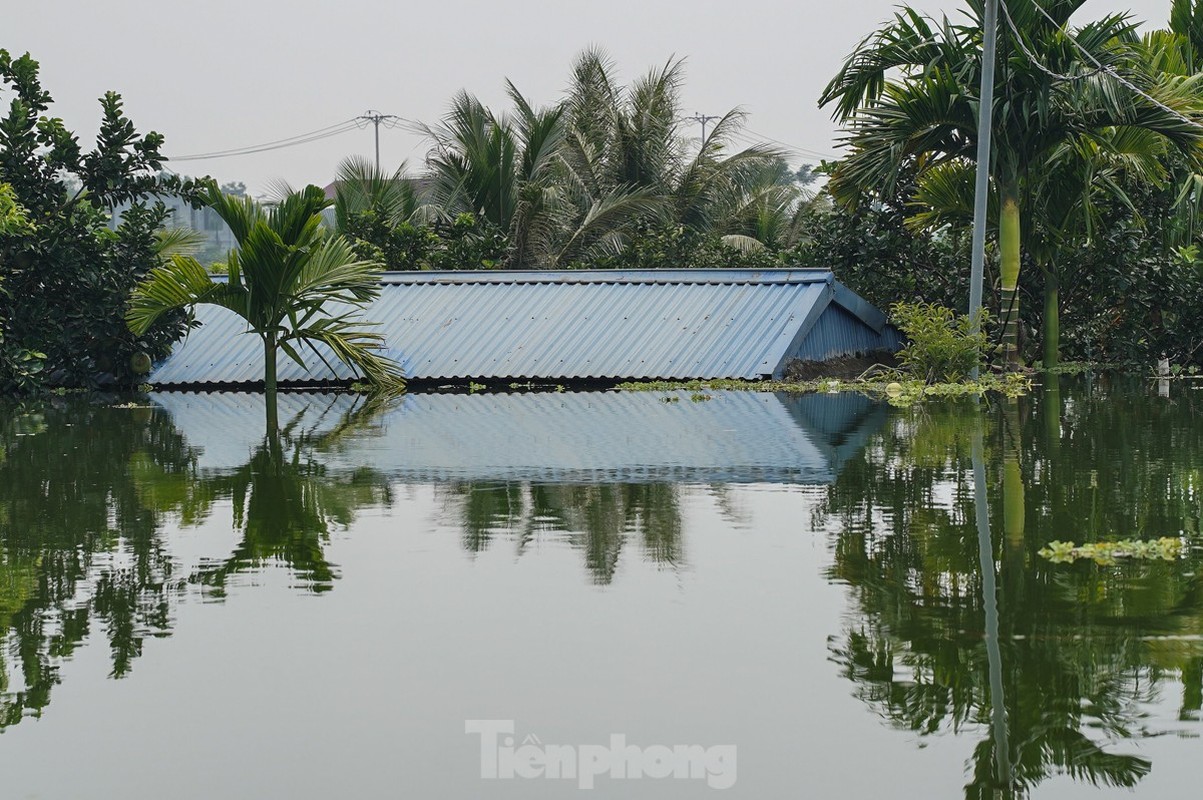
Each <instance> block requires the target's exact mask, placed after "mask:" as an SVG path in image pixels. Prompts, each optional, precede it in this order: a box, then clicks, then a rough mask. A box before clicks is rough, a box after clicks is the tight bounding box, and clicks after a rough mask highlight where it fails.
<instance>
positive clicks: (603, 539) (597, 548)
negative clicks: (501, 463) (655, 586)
mask: <svg viewBox="0 0 1203 800" xmlns="http://www.w3.org/2000/svg"><path fill="white" fill-rule="evenodd" d="M440 491H441V492H443V493H444V499H445V502H446V503H447V504H448V505H449V506H451V507H454V508H456V509H457V510H458V515H459V516H460V518H461V527H462V530H463V545H464V547H465V548H466V549H467V550H469V551H470V552H474V553H476V552H481V551H483V550H485V549H486V548H488V547H489V545H490V544H491V542H492V540H493V538H494V537H495V536H496V535H497V534H498V533H502V534H507V535H509V534H512V535H514V536H516V538H517V542H518V548H519V552H522V550H523V549H525V547H526V545H527V544H528V543H529V542H530V541H531V540H532V539H533V538H534V537H536V536H537V535H539V534H541V533H548V532H556V531H564V532H567V533H568V537H567V541H568V542H569V543H571V544H572V545H573V546H574V547H576V548H578V549H580V550H581V552H582V553H583V554H584V557H585V566H586V567H587V568H588V569H589V572H590V574H591V575H592V576H593V580H594V581H595V582H596V583H599V584H608V583H610V581H611V580H613V578H614V572H615V570H616V569H617V567H618V560H619V556H620V555H621V553H622V550H623V548H624V547H625V546H626V545H627V544H628V540H629V539H630V538H632V537H637V538H638V540H639V543H640V545H641V546H642V550H643V554H644V556H645V557H647V558H648V559H650V560H651V561H653V562H655V563H657V564H667V565H670V566H678V565H680V564H681V563H682V561H683V552H682V547H681V508H680V487H679V486H678V485H676V484H670V483H599V484H541V483H527V482H508V483H505V482H501V483H498V482H470V483H457V484H449V485H447V486H446V487H441V488H440Z"/></svg>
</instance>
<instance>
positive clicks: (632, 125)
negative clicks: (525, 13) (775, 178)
mask: <svg viewBox="0 0 1203 800" xmlns="http://www.w3.org/2000/svg"><path fill="white" fill-rule="evenodd" d="M684 67H685V63H684V61H683V60H681V59H670V60H669V61H668V62H667V63H665V64H664V66H662V67H660V68H657V69H653V70H650V71H649V72H648V73H647V74H645V75H644V76H642V77H641V78H639V79H637V80H636V81H635V82H634V83H632V84H631V85H630V86H628V87H624V86H622V85H620V84H619V83H618V82H617V80H616V79H615V77H614V74H613V73H614V65H613V64H612V63H611V61H610V59H609V57H608V56H607V55H606V54H605V53H604V52H603V51H601V50H598V49H595V48H594V49H590V50H586V51H585V52H584V53H582V54H581V55H580V57H579V58H578V59H577V61H576V63H575V64H574V66H573V70H572V80H571V83H570V85H569V88H568V97H567V99H566V100H565V107H566V116H567V123H566V125H567V134H566V140H565V155H564V161H565V163H566V164H567V165H568V166H569V168H570V170H571V172H572V174H573V175H574V176H575V177H576V178H577V179H578V180H579V181H580V183H581V185H582V186H584V187H586V188H587V190H588V191H590V192H591V193H592V194H594V195H602V194H604V193H606V192H608V191H613V190H616V189H627V190H635V191H643V192H646V193H647V194H648V195H650V196H652V197H655V198H657V199H658V200H659V214H658V215H657V217H658V220H659V221H660V222H661V224H664V225H670V226H680V227H683V228H684V229H687V230H689V231H691V232H694V233H698V234H702V235H716V236H720V237H722V236H729V235H730V236H747V235H749V234H752V233H754V232H755V230H756V229H755V227H753V228H749V227H748V225H747V223H748V220H749V218H750V217H751V216H753V215H754V213H755V212H754V209H755V210H764V209H769V208H782V207H789V206H790V205H791V204H790V202H788V201H789V200H792V199H793V198H787V202H786V203H784V204H781V203H780V202H779V200H780V198H779V197H776V195H779V194H780V193H781V192H782V191H783V188H784V185H783V184H780V182H778V183H777V185H775V186H774V185H773V183H772V182H771V181H765V176H766V175H767V174H770V173H771V172H772V171H773V170H774V169H776V167H777V165H778V164H779V163H780V161H781V155H782V154H781V153H780V152H778V151H777V150H775V149H773V148H771V147H767V146H763V145H754V146H751V147H746V148H744V149H742V150H739V151H736V152H730V151H731V150H733V149H734V146H735V140H736V138H737V137H738V136H739V135H740V134H741V129H742V127H743V122H744V116H745V115H744V113H743V112H742V111H740V110H739V109H731V110H730V111H728V112H726V113H725V114H723V115H722V116H721V117H720V118H719V119H718V120H717V121H716V122H715V123H714V124H713V125H712V126H711V127H710V130H709V132H708V133H707V134H706V136H705V138H704V139H702V140H701V141H700V142H699V143H698V146H697V148H696V149H694V148H693V146H692V144H691V141H690V139H689V137H688V136H687V135H686V132H685V128H684V126H685V125H687V124H691V123H689V122H688V121H687V120H686V118H685V117H684V114H683V111H682V108H681V97H680V95H681V87H682V85H683V83H684ZM730 243H732V244H736V245H738V244H741V242H739V241H732V242H730ZM762 243H768V242H762Z"/></svg>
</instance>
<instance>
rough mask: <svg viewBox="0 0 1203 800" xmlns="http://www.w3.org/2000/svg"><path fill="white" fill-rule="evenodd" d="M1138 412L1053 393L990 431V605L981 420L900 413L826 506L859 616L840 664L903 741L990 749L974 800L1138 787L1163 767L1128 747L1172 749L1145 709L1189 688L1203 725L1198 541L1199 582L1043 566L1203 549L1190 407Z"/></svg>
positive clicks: (1169, 575) (1194, 562)
mask: <svg viewBox="0 0 1203 800" xmlns="http://www.w3.org/2000/svg"><path fill="white" fill-rule="evenodd" d="M1126 397H1127V394H1124V395H1121V396H1120V397H1118V398H1117V397H1113V396H1090V395H1085V394H1082V393H1076V394H1072V395H1071V396H1070V397H1069V398H1068V400H1066V401H1064V403H1063V402H1062V400H1061V397H1060V390H1059V387H1055V386H1053V387H1050V388H1049V391H1048V393H1047V394H1046V395H1045V396H1044V397H1043V398H1032V401H1033V402H1029V401H1023V402H1021V403H1020V404H1018V405H1011V406H1008V405H1007V404H1003V405H1002V406H1001V407H994V408H991V409H989V410H987V411H985V412H984V417H983V419H984V423H983V424H984V426H985V428H986V444H987V446H988V448H989V449H987V450H986V458H985V463H986V464H987V466H988V475H989V477H988V479H987V486H988V490H989V494H990V495H992V496H991V498H990V514H989V517H990V518H992V519H993V521H994V523H993V525H992V527H993V536H992V538H988V539H987V540H986V541H988V542H990V545H989V547H990V552H989V554H988V555H989V560H988V562H987V563H994V564H996V565H998V570H999V575H998V580H997V588H996V590H995V591H994V593H993V603H990V604H989V605H987V603H988V602H989V601H990V599H991V597H990V593H987V594H986V595H985V596H983V583H984V580H983V572H982V569H981V567H980V565H979V563H978V556H979V552H978V530H977V527H976V525H975V507H974V495H973V481H972V472H971V471H970V458H969V456H970V452H971V442H972V438H973V430H974V427H975V426H976V425H977V424H978V423H977V419H978V416H977V414H978V413H979V412H978V411H977V410H975V407H974V406H973V405H972V404H970V405H966V406H956V405H949V404H943V405H939V406H931V407H925V408H920V409H912V410H906V411H902V412H900V413H899V414H898V415H897V416H896V417H895V418H894V422H893V425H892V426H891V427H890V428H889V429H888V430H886V431H885V432H883V433H882V434H879V435H878V436H877V437H876V438H875V440H874V441H873V442H872V443H871V444H870V446H869V447H868V448H866V450H865V452H864V453H863V454H862V455H861V457H860V458H859V459H858V460H856V461H855V462H852V463H849V464H847V465H846V466H845V468H844V471H843V472H842V474H841V475H840V477H839V478H838V479H837V481H836V484H835V485H834V486H833V487H831V489H830V491H829V492H828V495H827V498H826V501H825V504H824V508H823V511H824V512H825V514H823V515H820V519H823V517H825V518H826V519H825V521H824V524H825V525H826V526H827V527H829V528H830V529H832V530H834V531H836V533H835V534H834V565H833V567H832V569H831V575H832V577H835V578H838V579H839V580H841V581H843V582H845V583H847V584H848V585H849V587H850V590H851V592H852V595H853V597H854V598H855V600H856V605H857V611H856V612H855V613H852V614H850V615H849V618H848V622H847V625H846V627H845V630H844V631H843V632H842V633H841V634H840V635H839V636H837V637H833V639H832V644H831V650H832V657H833V660H835V661H836V662H837V663H838V664H840V665H841V668H842V671H843V673H844V674H845V675H846V676H847V677H849V678H850V679H851V680H852V681H853V682H854V683H855V684H856V694H857V696H858V697H860V698H861V699H862V700H864V701H865V702H866V703H868V704H870V705H871V706H872V707H873V708H875V709H876V710H877V711H879V712H880V713H882V714H883V715H884V716H886V717H887V718H888V719H891V720H892V721H893V722H894V723H895V724H897V725H899V726H901V727H905V728H908V729H911V730H915V731H918V732H920V733H922V734H926V733H934V732H936V731H942V730H947V729H951V730H953V731H965V730H966V729H973V730H979V729H980V730H984V731H985V735H984V736H983V738H982V740H981V741H980V742H979V744H978V746H977V748H976V749H975V752H974V757H973V760H972V761H973V763H972V768H971V771H972V779H971V783H970V785H969V786H967V787H966V796H967V797H993V796H1004V797H1005V796H1024V795H1026V793H1027V791H1028V790H1029V789H1031V788H1032V787H1034V786H1035V785H1036V784H1038V783H1039V782H1040V781H1042V780H1043V779H1044V778H1046V777H1047V776H1048V775H1050V774H1055V773H1064V774H1069V775H1071V776H1073V777H1074V778H1076V779H1078V780H1082V781H1087V782H1091V783H1097V784H1107V785H1117V786H1132V785H1134V784H1135V783H1137V782H1138V781H1139V780H1140V778H1141V777H1142V776H1143V775H1145V774H1146V773H1147V772H1148V771H1149V769H1150V768H1151V765H1150V763H1149V762H1148V761H1146V760H1144V759H1141V758H1138V757H1135V756H1132V755H1127V754H1124V753H1122V752H1120V751H1121V750H1122V749H1123V747H1122V744H1121V743H1120V740H1123V739H1126V738H1130V737H1133V736H1141V735H1150V734H1154V733H1159V732H1161V731H1153V730H1150V728H1149V726H1150V725H1153V724H1154V723H1153V722H1151V720H1150V719H1148V718H1146V717H1145V716H1144V713H1145V709H1146V704H1147V703H1149V702H1150V701H1151V700H1153V699H1154V698H1155V697H1157V696H1159V695H1160V694H1161V693H1163V692H1167V691H1173V690H1175V689H1176V686H1177V684H1178V681H1177V680H1175V678H1177V679H1180V680H1181V682H1182V686H1183V702H1182V710H1181V712H1180V716H1181V717H1182V718H1183V719H1191V718H1197V716H1198V710H1199V696H1200V692H1201V691H1203V689H1201V686H1200V683H1201V680H1203V674H1201V673H1203V671H1201V670H1200V668H1199V666H1198V664H1199V660H1200V655H1201V652H1200V651H1201V649H1203V648H1200V645H1199V643H1198V638H1197V637H1198V634H1199V633H1200V632H1201V631H1203V585H1201V583H1200V578H1199V574H1200V573H1199V567H1200V566H1203V564H1200V563H1199V562H1200V561H1203V558H1201V557H1200V552H1199V549H1198V547H1197V545H1198V541H1197V539H1196V548H1195V549H1194V550H1193V552H1192V554H1191V555H1190V556H1189V558H1188V561H1187V562H1186V563H1182V562H1177V563H1164V562H1153V563H1150V562H1141V563H1127V564H1121V565H1118V566H1112V567H1100V566H1098V565H1095V564H1088V563H1079V564H1075V565H1068V566H1057V565H1052V564H1049V563H1047V562H1045V561H1044V560H1043V559H1040V558H1039V557H1037V556H1036V551H1037V550H1038V549H1040V548H1041V547H1042V546H1044V545H1045V544H1047V543H1048V541H1051V540H1053V539H1074V540H1075V541H1094V540H1096V539H1098V538H1103V537H1105V538H1116V537H1117V536H1119V535H1122V536H1132V535H1139V536H1159V535H1167V534H1168V535H1173V534H1175V533H1177V532H1178V531H1179V530H1186V531H1188V532H1190V531H1196V530H1197V527H1195V526H1197V520H1198V519H1199V516H1200V510H1201V502H1203V500H1201V497H1200V494H1199V492H1198V486H1199V483H1198V472H1197V470H1198V467H1197V466H1196V465H1198V464H1199V463H1200V456H1203V432H1201V431H1200V430H1199V429H1198V426H1197V425H1196V424H1195V423H1194V421H1193V419H1192V412H1193V410H1194V409H1193V408H1192V407H1191V403H1190V402H1189V401H1187V402H1183V403H1182V404H1180V405H1179V406H1166V405H1165V404H1164V403H1162V404H1161V405H1160V406H1158V405H1157V404H1156V403H1150V402H1149V400H1148V399H1144V398H1141V399H1138V400H1126V399H1124V398H1126ZM1062 406H1064V412H1065V413H1064V415H1063V416H1062V415H1059V414H1057V413H1056V411H1057V410H1058V409H1059V408H1060V407H1062ZM1049 417H1052V418H1053V422H1052V423H1050V421H1049ZM1057 418H1061V419H1062V423H1061V425H1060V426H1057V425H1056V424H1055V420H1056V419H1057ZM1171 442H1172V443H1173V445H1172V447H1171V446H1170V443H1171ZM1097 487H1104V489H1103V491H1097ZM1116 520H1120V523H1119V525H1117V524H1116V522H1115V521H1116ZM987 535H988V533H987ZM985 577H991V576H985ZM992 583H993V579H991V581H990V582H988V583H986V585H987V586H990V585H991V584H992ZM995 612H996V613H997V622H996V624H997V629H996V630H997V635H996V641H997V645H998V649H997V650H996V651H995V654H996V658H995V663H993V664H992V663H991V654H990V652H989V645H990V644H991V637H990V636H987V630H988V625H987V621H988V617H989V616H990V615H991V614H993V613H995ZM992 667H993V668H994V674H995V675H996V676H997V678H998V683H997V685H998V687H999V691H997V692H994V691H992V689H991V682H990V678H991V668H992ZM995 694H998V695H1000V697H996V696H994V695H995ZM996 720H1003V721H1004V722H1005V724H1004V725H1002V726H998V725H995V724H992V723H993V722H995V721H996Z"/></svg>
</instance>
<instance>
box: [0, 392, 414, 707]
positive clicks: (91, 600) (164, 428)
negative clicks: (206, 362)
mask: <svg viewBox="0 0 1203 800" xmlns="http://www.w3.org/2000/svg"><path fill="white" fill-rule="evenodd" d="M375 413H376V409H375V408H373V407H371V406H360V407H358V408H356V409H355V410H354V411H352V412H351V413H349V414H347V415H345V416H344V417H343V418H342V419H341V420H340V421H339V422H338V423H337V424H336V425H335V426H334V428H333V430H332V431H330V432H329V433H326V434H324V435H320V436H319V435H315V434H313V433H311V432H309V431H307V430H302V429H301V428H300V427H299V426H298V425H296V424H293V425H291V426H288V427H286V428H285V430H284V431H283V432H282V433H281V434H280V436H279V437H274V438H273V437H267V438H265V440H264V442H263V443H262V444H261V445H260V447H259V448H257V449H256V450H255V452H254V454H253V456H252V457H251V459H250V461H249V462H248V463H247V464H245V465H243V466H242V467H240V468H238V469H236V470H233V471H231V472H225V473H216V474H206V473H203V472H202V471H200V470H199V469H198V468H197V461H196V455H197V454H196V452H195V451H194V450H193V449H192V448H190V447H188V445H187V443H186V442H185V441H184V439H183V438H182V437H181V436H180V435H179V433H178V431H177V430H176V428H175V426H174V425H173V424H172V421H171V418H170V416H169V415H167V414H165V413H162V412H156V411H152V410H151V409H149V408H119V407H112V406H107V407H106V406H97V405H89V404H88V403H86V402H70V403H61V404H55V405H52V406H47V407H43V408H39V409H38V410H37V411H36V412H29V413H21V412H20V410H18V411H16V412H13V413H11V414H8V415H5V416H4V417H3V418H0V730H3V729H4V728H5V727H7V726H9V725H13V724H15V723H17V722H19V721H20V720H21V718H22V717H24V716H29V715H35V716H36V715H40V713H41V710H42V709H43V708H44V707H45V706H46V704H47V703H48V702H49V700H50V694H51V690H52V688H53V686H54V685H55V684H56V683H57V682H58V680H59V666H60V664H61V663H62V662H63V660H64V659H67V658H69V657H70V656H71V655H72V653H73V652H74V651H75V649H76V648H77V647H78V646H79V645H80V644H82V643H83V642H84V640H86V639H87V638H88V637H89V636H91V635H93V634H95V633H96V632H98V631H99V632H100V633H102V634H103V635H104V636H105V638H106V639H107V641H108V643H109V648H110V651H111V653H112V675H113V676H114V677H120V676H122V675H124V674H126V672H127V671H128V670H129V669H130V666H131V663H132V661H133V659H134V658H135V657H136V656H138V655H139V654H140V653H141V651H142V644H143V642H144V641H145V639H146V638H147V637H155V636H166V635H169V634H170V632H171V628H172V618H173V608H174V604H175V603H176V602H177V601H178V600H179V599H180V597H182V595H183V594H184V592H185V591H186V590H187V587H188V585H189V584H190V583H200V584H202V585H204V586H205V587H206V591H209V592H213V593H220V592H221V591H222V590H223V588H224V586H225V583H226V580H227V579H228V578H229V577H230V576H231V575H233V574H235V573H238V572H243V571H246V570H250V569H257V568H260V567H262V566H263V565H265V564H268V563H280V564H283V565H285V566H287V568H288V569H290V570H292V571H293V573H294V574H295V575H297V576H299V577H300V578H301V581H302V582H303V583H304V584H305V585H306V586H307V587H309V588H311V589H313V590H314V591H320V590H322V589H327V588H329V587H330V585H331V581H332V580H333V579H334V578H335V577H336V573H335V571H334V568H333V566H332V565H330V564H329V563H328V561H327V559H326V557H325V554H324V551H323V545H324V543H325V542H326V540H327V539H328V537H329V533H330V529H331V527H332V526H339V525H342V526H345V525H347V524H349V523H350V522H351V520H352V519H353V518H354V515H355V512H356V510H357V509H359V508H362V507H364V506H367V505H379V504H382V503H387V502H389V499H390V498H389V492H388V484H387V482H386V481H385V480H384V479H383V478H382V477H381V476H379V475H378V474H376V473H373V472H371V471H368V470H359V471H354V472H351V473H349V474H339V475H334V474H330V471H329V470H327V469H326V468H325V467H324V466H323V465H322V463H321V461H320V454H321V453H322V452H323V451H324V449H325V448H327V447H329V446H332V445H333V444H334V443H335V442H336V441H337V439H338V437H339V436H341V435H342V434H343V433H345V432H347V431H348V430H355V429H359V428H362V426H364V425H368V424H371V420H372V419H373V415H374V414H375ZM294 423H295V421H294ZM224 500H229V501H230V503H231V505H232V506H233V509H234V519H235V527H236V528H237V529H238V531H239V532H240V533H241V541H240V542H239V544H238V546H237V547H236V548H235V550H234V552H233V553H232V554H231V555H230V556H229V557H228V558H226V559H224V560H221V561H215V562H212V563H209V564H206V565H204V566H202V568H201V569H200V570H198V571H197V572H196V574H194V575H192V576H185V575H179V574H177V572H178V567H177V565H176V564H175V563H173V561H172V559H171V557H170V555H169V553H168V551H167V548H166V546H165V544H164V541H163V538H162V535H161V529H162V522H163V520H164V517H165V515H167V514H174V515H176V517H177V518H178V520H179V523H180V524H182V525H192V524H196V523H198V522H200V521H203V520H204V519H206V518H207V517H208V516H209V515H210V513H211V511H212V509H213V506H214V505H215V504H216V503H217V502H218V501H224Z"/></svg>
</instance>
